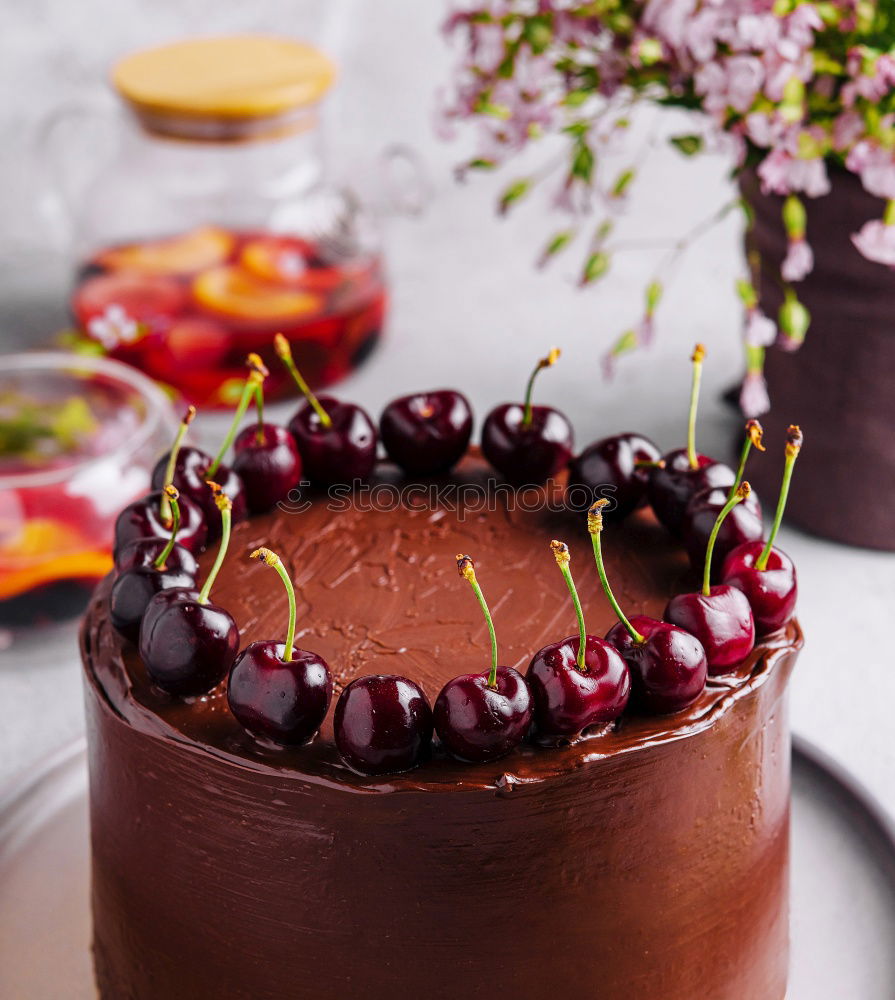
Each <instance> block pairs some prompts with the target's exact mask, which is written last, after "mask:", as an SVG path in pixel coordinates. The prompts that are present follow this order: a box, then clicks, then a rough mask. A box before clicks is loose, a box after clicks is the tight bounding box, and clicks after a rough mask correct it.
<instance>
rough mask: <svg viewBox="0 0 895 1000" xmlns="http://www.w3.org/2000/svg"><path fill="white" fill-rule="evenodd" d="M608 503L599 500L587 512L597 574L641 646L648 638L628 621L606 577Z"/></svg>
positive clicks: (617, 610) (626, 627) (618, 612)
mask: <svg viewBox="0 0 895 1000" xmlns="http://www.w3.org/2000/svg"><path fill="white" fill-rule="evenodd" d="M608 503H609V501H608V500H605V499H603V500H597V501H596V503H594V504H593V506H592V507H591V509H590V510H589V511H588V512H587V530H588V531H589V532H590V540H591V544H592V545H593V547H594V559H596V561H597V573H599V574H600V583H602V584H603V590H604V592H605V594H606V598H607V599H608V601H609V603H610V604H611V605H612V610H613V611H614V612H615V614H616V616H617V617H618V620H619V621H620V622H621V623H622V625H624V627H625V629H626V630H627V632H628V635H629V636H630V637H631V638H632V639H633V640H634V642H636V643H637V644H638V645H639V644H640V643H643V642H646V636H644V635H641V634H640V633H639V632H638V631H637V629H636V628H634V626H633V625H632V624H631V623H630V622H629V621H628V619H627V617H626V616H625V613H624V611H622V609H621V607H620V606H619V603H618V601H617V600H616V599H615V595H614V594H613V593H612V588H611V587H610V586H609V578H608V577H607V576H606V567H605V566H604V565H603V546H602V544H601V542H600V536H601V535H602V534H603V508H604V507H605V506H606V504H608Z"/></svg>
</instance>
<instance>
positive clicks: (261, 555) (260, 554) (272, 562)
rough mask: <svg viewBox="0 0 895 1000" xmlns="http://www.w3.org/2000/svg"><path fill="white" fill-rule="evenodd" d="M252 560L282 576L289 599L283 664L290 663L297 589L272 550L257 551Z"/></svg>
mask: <svg viewBox="0 0 895 1000" xmlns="http://www.w3.org/2000/svg"><path fill="white" fill-rule="evenodd" d="M252 559H260V560H261V561H262V562H263V563H264V564H265V565H267V566H272V567H273V568H274V569H275V570H276V571H277V573H279V574H280V579H281V580H282V581H283V586H284V587H285V588H286V596H287V597H288V598H289V625H288V627H287V628H286V643H285V649H284V650H283V662H284V663H289V662H290V661H291V660H292V647H293V645H294V643H295V587H293V586H292V580H291V579H290V578H289V574H288V573H287V572H286V567H285V566H284V565H283V560H282V559H280V557H279V556H278V555H277V554H276V552H272V551H271V550H270V549H265V548H263V547H262V548H260V549H255V551H254V552H253V553H252Z"/></svg>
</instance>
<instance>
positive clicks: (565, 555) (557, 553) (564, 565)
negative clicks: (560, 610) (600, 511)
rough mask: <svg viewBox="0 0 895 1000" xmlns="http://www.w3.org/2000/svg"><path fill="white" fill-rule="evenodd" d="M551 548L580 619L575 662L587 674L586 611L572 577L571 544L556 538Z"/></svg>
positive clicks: (576, 615) (577, 616)
mask: <svg viewBox="0 0 895 1000" xmlns="http://www.w3.org/2000/svg"><path fill="white" fill-rule="evenodd" d="M550 548H551V550H552V552H553V557H554V559H556V565H557V566H559V571H560V573H562V576H563V579H564V580H565V581H566V586H567V587H568V588H569V593H570V594H571V595H572V604H574V605H575V617H576V618H577V619H578V656H577V657H576V658H575V662H576V663H577V665H578V669H579V670H580V671H581V672H582V673H583V674H586V673H587V667H586V666H585V664H584V654H585V652H586V651H587V631H586V629H585V628H584V612H583V611H582V610H581V599H580V598H579V597H578V590H577V588H576V587H575V581H574V580H573V579H572V571H571V570H570V569H569V563H570V562H571V556H570V555H569V546H568V545H566V543H565V542H558V541H557V540H556V539H555V538H554V540H553V541H552V542H551V543H550Z"/></svg>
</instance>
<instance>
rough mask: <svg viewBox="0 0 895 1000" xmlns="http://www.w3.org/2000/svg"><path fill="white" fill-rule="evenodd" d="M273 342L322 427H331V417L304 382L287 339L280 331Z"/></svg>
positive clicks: (278, 354)
mask: <svg viewBox="0 0 895 1000" xmlns="http://www.w3.org/2000/svg"><path fill="white" fill-rule="evenodd" d="M273 343H274V349H275V350H276V352H277V357H278V358H279V359H280V361H282V362H283V364H284V365H285V366H286V368H287V369H288V371H289V374H290V375H291V376H292V378H293V379H294V380H295V384H296V385H297V386H298V388H299V390H300V391H301V394H302V395H303V396H304V397H305V399H306V400H307V401H308V402H309V403H310V405H311V407H312V408H313V410H314V412H315V413H316V414H317V416H318V417H319V418H320V423H322V424H323V426H324V427H332V425H333V421H332V417H331V416H330V415H329V414H328V413H327V412H326V410H324V409H323V407H322V406H321V405H320V400H319V399H318V398H317V397H316V396H315V395H314V393H313V392H311V387H310V386H309V385H308V383H307V382H305V380H304V378H303V377H302V374H301V372H300V371H299V370H298V368H297V367H296V365H295V361H294V360H293V358H292V348H291V347H290V346H289V341H288V340H286V338H285V337H284V336H283V335H282V333H278V334H277V335H276V336H275V337H274V339H273Z"/></svg>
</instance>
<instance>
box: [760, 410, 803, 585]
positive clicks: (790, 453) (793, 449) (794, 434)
mask: <svg viewBox="0 0 895 1000" xmlns="http://www.w3.org/2000/svg"><path fill="white" fill-rule="evenodd" d="M803 440H804V436H803V434H802V431H801V430H800V428H799V427H798V425H796V424H790V426H789V430H788V431H787V432H786V461H785V464H784V466H783V482H782V483H781V484H780V496H779V497H778V498H777V512H776V513H775V514H774V523H773V525H772V526H771V533H770V534H769V535H768V540H767V542H766V543H765V547H764V548H763V549H762V551H761V555H760V556H759V557H758V558H757V559H756V560H755V568H756V569H757V570H758V571H759V572H764V570H766V569H767V568H768V559H770V557H771V549H773V547H774V540H775V539H776V537H777V532H778V531H779V530H780V522H781V521H782V520H783V511H784V510H786V498H787V497H788V496H789V484H790V481H791V480H792V470H793V467H794V466H795V464H796V459H797V458H798V457H799V451H801V448H802V441H803Z"/></svg>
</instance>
